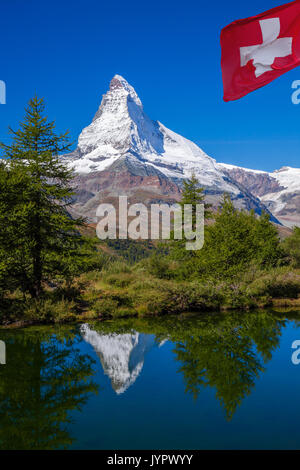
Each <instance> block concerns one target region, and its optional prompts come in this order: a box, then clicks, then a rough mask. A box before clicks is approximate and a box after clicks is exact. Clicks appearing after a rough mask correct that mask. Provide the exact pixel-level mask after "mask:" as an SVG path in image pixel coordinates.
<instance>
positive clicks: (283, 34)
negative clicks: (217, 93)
mask: <svg viewBox="0 0 300 470" xmlns="http://www.w3.org/2000/svg"><path fill="white" fill-rule="evenodd" d="M221 47H222V59H221V66H222V76H223V85H224V101H231V100H237V99H239V98H241V97H242V96H245V95H247V94H248V93H250V92H251V91H254V90H256V89H257V88H260V87H263V86H264V85H267V84H268V83H270V82H271V81H272V80H274V79H275V78H277V77H279V76H280V75H282V74H283V73H285V72H288V71H289V70H291V69H293V68H294V67H297V66H298V65H300V0H296V1H294V2H291V3H287V4H286V5H282V6H279V7H276V8H273V9H272V10H269V11H266V12H265V13H261V14H260V15H257V16H253V17H251V18H246V19H244V20H238V21H234V22H233V23H231V24H230V25H228V26H226V27H225V28H224V29H223V30H222V32H221Z"/></svg>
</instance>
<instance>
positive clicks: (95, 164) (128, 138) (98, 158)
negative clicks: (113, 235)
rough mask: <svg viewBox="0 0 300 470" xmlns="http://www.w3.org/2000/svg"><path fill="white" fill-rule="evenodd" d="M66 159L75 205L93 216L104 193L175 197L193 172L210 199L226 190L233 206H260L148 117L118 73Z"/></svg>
mask: <svg viewBox="0 0 300 470" xmlns="http://www.w3.org/2000/svg"><path fill="white" fill-rule="evenodd" d="M199 125H200V124H199ZM67 161H68V162H69V165H70V167H71V168H73V169H74V171H75V173H76V174H77V175H78V178H77V181H76V184H77V188H76V189H77V199H76V201H75V204H76V207H75V210H76V211H79V212H77V213H80V214H83V215H84V216H87V215H88V216H90V217H94V215H95V208H96V207H97V206H98V205H99V201H100V199H101V200H103V197H104V198H105V197H107V198H112V197H117V196H118V195H120V194H124V193H125V194H127V195H130V196H132V195H133V194H135V197H136V200H137V202H141V199H140V198H141V197H142V198H144V199H145V198H147V199H148V200H149V201H150V200H153V198H154V199H155V200H159V201H161V200H162V198H163V199H164V200H168V201H171V200H173V201H174V199H175V200H178V199H179V198H180V188H181V186H182V180H183V179H186V178H189V177H190V176H191V175H192V174H193V173H194V174H195V176H196V177H197V179H198V180H199V183H200V184H201V186H202V187H203V188H204V189H205V191H206V194H207V200H208V202H209V203H212V204H215V205H217V204H218V202H219V200H220V197H221V196H222V194H224V193H225V192H226V193H229V194H230V195H231V197H232V198H233V199H234V200H235V203H236V205H237V207H244V208H246V209H250V208H254V209H255V210H256V211H257V212H260V211H261V210H262V204H261V203H260V202H259V201H258V199H256V198H255V197H253V196H252V195H251V194H250V193H248V192H247V191H246V192H245V190H244V189H245V188H242V187H241V186H240V185H239V184H238V183H237V182H236V181H234V180H233V179H231V178H230V177H229V176H228V175H227V172H226V169H225V168H222V167H221V166H219V165H218V164H217V162H216V161H215V160H214V159H213V158H211V157H210V156H208V155H207V154H206V153H205V152H204V151H203V150H202V149H201V148H200V147H198V145H196V144H195V143H193V142H191V141H190V140H188V139H186V138H185V137H182V136H181V135H179V134H177V133H175V132H173V131H171V130H170V129H168V128H167V127H166V126H164V125H163V124H162V123H160V122H159V121H153V120H152V119H150V118H149V117H148V115H147V114H146V113H145V111H144V108H143V105H142V102H141V100H140V98H139V97H138V95H137V93H136V91H135V89H134V88H133V87H132V86H131V85H130V84H129V83H128V82H127V81H126V80H125V79H124V78H123V77H122V76H120V75H115V76H114V77H113V79H112V80H111V82H110V86H109V90H108V91H107V92H106V93H105V94H104V95H103V98H102V101H101V104H100V107H99V109H98V111H97V112H96V114H95V116H94V119H93V120H92V122H91V124H89V125H88V126H87V127H85V128H84V129H83V131H82V132H81V134H80V136H79V138H78V146H77V148H76V150H75V151H74V152H72V153H71V154H69V155H68V156H67ZM103 190H105V191H103ZM145 193H146V195H145ZM142 200H143V199H142ZM92 220H93V219H92Z"/></svg>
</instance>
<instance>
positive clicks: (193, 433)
mask: <svg viewBox="0 0 300 470" xmlns="http://www.w3.org/2000/svg"><path fill="white" fill-rule="evenodd" d="M0 339H1V340H3V341H5V343H6V362H7V363H6V365H0V448H1V449H61V448H66V449H139V448H140V449H142V448H143V449H147V448H148V449H300V426H299V423H300V365H298V366H297V365H294V364H293V362H292V354H293V352H294V351H293V349H292V343H293V342H294V341H296V340H300V312H298V313H297V312H292V313H288V314H278V313H274V312H271V311H259V312H251V313H246V314H238V313H234V314H224V315H223V314H222V315H221V314H216V315H210V316H205V317H203V316H201V317H199V316H192V315H191V316H184V317H175V318H174V317H164V318H159V319H141V320H118V321H108V322H102V323H90V324H84V325H80V326H67V327H55V328H54V327H35V328H28V329H23V330H12V331H4V330H1V331H0ZM299 357H300V354H299Z"/></svg>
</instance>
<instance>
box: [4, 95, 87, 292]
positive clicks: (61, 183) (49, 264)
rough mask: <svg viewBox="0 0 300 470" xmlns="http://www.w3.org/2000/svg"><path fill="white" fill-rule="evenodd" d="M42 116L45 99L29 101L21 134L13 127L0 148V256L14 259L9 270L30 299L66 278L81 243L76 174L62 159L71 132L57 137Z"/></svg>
mask: <svg viewBox="0 0 300 470" xmlns="http://www.w3.org/2000/svg"><path fill="white" fill-rule="evenodd" d="M44 111H45V105H44V101H43V99H39V98H37V97H34V98H33V99H31V100H30V101H29V103H28V106H27V108H26V110H25V118H24V120H23V121H22V122H21V123H20V126H19V129H18V130H16V131H15V130H13V129H11V128H9V133H10V135H11V137H12V142H11V143H10V144H9V145H5V144H3V143H2V144H1V148H2V150H3V157H4V160H3V161H4V162H6V164H3V165H2V172H0V176H1V177H0V186H1V187H0V189H1V191H2V190H3V188H4V191H3V192H2V195H1V197H0V204H2V205H0V219H1V221H5V224H6V226H5V227H2V228H1V229H0V241H1V239H2V240H4V239H5V238H6V241H5V243H4V245H3V246H4V251H6V253H3V251H2V253H0V254H1V258H2V259H1V260H0V266H1V263H2V265H5V264H7V263H6V260H5V257H10V258H13V259H10V263H8V264H10V266H6V267H7V268H8V271H11V270H12V269H15V279H16V277H17V279H18V282H19V285H20V287H22V289H23V290H24V291H27V292H29V293H30V294H31V296H32V297H39V296H40V295H41V293H42V285H43V281H47V280H50V279H53V278H55V277H56V276H59V275H61V273H62V272H63V273H65V274H66V271H68V269H67V268H68V267H67V266H66V260H67V259H68V260H72V262H75V260H76V258H78V260H79V258H80V250H79V248H80V246H81V244H82V239H81V237H80V236H79V233H78V226H80V225H82V223H83V220H82V219H79V218H78V219H73V218H71V217H70V216H69V214H68V212H67V208H68V206H69V205H70V203H71V198H72V195H73V190H72V188H71V181H72V178H73V175H72V171H71V170H70V169H69V168H68V167H67V166H66V164H65V163H64V161H63V158H62V157H61V155H60V154H62V153H64V152H66V151H68V150H69V149H70V146H71V144H70V143H69V142H68V132H66V133H64V134H57V133H56V132H55V123H54V122H53V121H48V119H47V116H45V114H44ZM4 167H5V168H4ZM5 178H7V181H6V182H5V181H4V180H5ZM70 264H71V262H70ZM3 269H4V267H3ZM73 270H74V269H73V268H72V271H73ZM4 271H5V269H4Z"/></svg>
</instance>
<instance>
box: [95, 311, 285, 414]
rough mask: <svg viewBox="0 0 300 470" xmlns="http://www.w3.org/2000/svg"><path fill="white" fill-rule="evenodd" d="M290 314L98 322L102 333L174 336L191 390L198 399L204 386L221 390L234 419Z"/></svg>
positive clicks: (159, 337) (177, 357) (222, 400)
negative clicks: (287, 315) (285, 315)
mask: <svg viewBox="0 0 300 470" xmlns="http://www.w3.org/2000/svg"><path fill="white" fill-rule="evenodd" d="M285 324H286V320H285V317H283V316H281V315H276V314H274V313H272V312H270V311H263V310H261V311H259V312H246V313H242V314H239V313H234V314H233V313H224V314H215V315H212V314H210V315H203V316H199V315H197V316H191V317H184V318H183V317H164V318H160V319H159V318H155V319H142V320H123V321H120V320H119V321H118V322H110V324H108V325H106V324H101V325H97V326H95V329H96V330H97V331H98V332H99V333H100V332H101V334H103V333H105V332H107V333H108V332H111V331H114V333H117V332H118V333H120V334H124V333H126V332H128V331H139V332H140V333H141V332H142V333H151V334H155V335H156V341H157V343H161V342H162V341H163V340H165V339H168V340H169V341H171V342H172V343H174V349H173V353H174V355H175V360H176V361H178V363H179V364H180V367H179V369H178V371H179V372H180V373H181V374H183V377H184V382H185V385H186V392H187V393H192V394H193V396H194V397H195V399H197V398H198V396H199V394H200V392H201V389H203V388H204V387H211V388H214V389H215V390H216V398H217V399H218V400H219V402H220V403H221V406H222V407H223V408H224V410H225V414H226V418H227V419H228V420H230V419H231V418H232V416H233V415H234V413H235V411H236V409H237V407H238V406H239V405H240V404H241V403H242V401H243V399H244V398H245V397H246V396H247V395H249V394H250V393H251V390H252V389H253V387H254V385H255V380H256V378H257V377H258V376H259V374H260V373H262V372H264V366H265V364H266V363H267V362H268V361H269V360H271V358H272V353H273V351H274V350H275V349H276V348H277V347H278V346H279V340H280V336H281V330H282V328H283V327H284V326H285Z"/></svg>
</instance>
